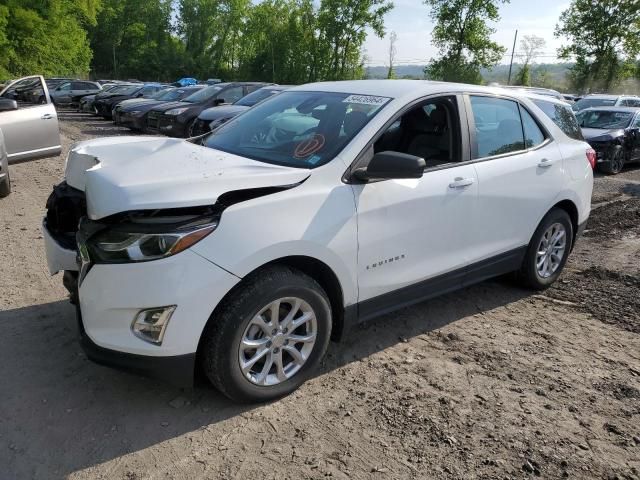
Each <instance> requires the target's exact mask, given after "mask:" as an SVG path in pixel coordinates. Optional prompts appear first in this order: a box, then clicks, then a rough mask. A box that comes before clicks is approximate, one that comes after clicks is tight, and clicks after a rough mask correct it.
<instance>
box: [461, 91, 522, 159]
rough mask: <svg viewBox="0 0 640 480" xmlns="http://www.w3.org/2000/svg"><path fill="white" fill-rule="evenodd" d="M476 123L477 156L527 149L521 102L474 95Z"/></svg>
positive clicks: (472, 106)
mask: <svg viewBox="0 0 640 480" xmlns="http://www.w3.org/2000/svg"><path fill="white" fill-rule="evenodd" d="M471 109H472V111H473V118H474V120H475V124H476V142H477V146H478V154H477V156H476V158H484V157H492V156H494V155H502V154H505V153H510V152H516V151H518V150H524V149H525V146H524V145H525V144H524V135H523V129H522V121H521V120H520V111H519V108H518V104H517V103H516V102H514V101H512V100H505V99H502V98H493V97H475V96H472V97H471Z"/></svg>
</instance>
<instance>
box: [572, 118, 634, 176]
mask: <svg viewBox="0 0 640 480" xmlns="http://www.w3.org/2000/svg"><path fill="white" fill-rule="evenodd" d="M576 117H577V119H578V123H579V124H580V127H581V128H582V135H583V136H584V138H585V140H586V141H587V142H589V145H591V147H592V148H593V149H594V150H595V151H596V155H597V164H596V165H597V166H598V169H599V170H601V171H603V172H605V173H611V174H616V173H618V172H620V170H622V167H623V166H624V164H625V163H628V162H635V161H638V160H640V108H633V107H594V108H587V109H585V110H582V111H581V112H579V113H578V114H576Z"/></svg>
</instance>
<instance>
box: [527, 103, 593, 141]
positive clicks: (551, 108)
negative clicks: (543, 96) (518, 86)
mask: <svg viewBox="0 0 640 480" xmlns="http://www.w3.org/2000/svg"><path fill="white" fill-rule="evenodd" d="M533 103H535V104H536V106H537V107H538V108H539V109H540V110H542V111H543V112H544V113H545V114H546V115H547V116H548V117H549V118H550V119H551V120H553V123H555V124H556V125H557V126H558V127H560V130H562V131H563V132H564V134H565V135H566V136H567V137H569V138H573V139H574V140H584V137H583V136H582V130H580V126H579V125H578V121H577V120H576V116H575V114H574V113H573V110H572V109H571V107H569V106H568V105H561V104H559V103H553V102H546V101H544V100H533Z"/></svg>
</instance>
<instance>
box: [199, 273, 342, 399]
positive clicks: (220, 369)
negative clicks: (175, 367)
mask: <svg viewBox="0 0 640 480" xmlns="http://www.w3.org/2000/svg"><path fill="white" fill-rule="evenodd" d="M330 336H331V307H330V304H329V300H328V298H327V295H326V293H325V292H324V290H323V289H322V287H320V285H319V284H318V283H317V282H316V281H315V280H313V279H312V278H310V277H308V276H307V275H305V274H303V273H302V272H299V271H297V270H294V269H290V268H287V267H269V268H267V269H264V270H262V271H259V272H257V273H256V274H254V275H252V276H251V277H249V278H247V279H246V280H245V282H244V284H243V285H241V286H240V288H239V289H238V290H237V291H236V292H234V293H232V294H231V297H230V298H228V299H227V300H225V302H224V304H223V305H221V308H220V311H219V312H218V313H216V315H215V316H214V317H212V318H211V320H210V322H209V324H208V326H207V328H206V329H205V332H204V333H203V338H202V342H201V349H200V353H201V358H202V365H203V370H204V372H205V374H206V375H207V377H208V378H209V380H210V381H211V382H212V383H213V384H214V385H215V386H216V387H217V388H218V389H219V390H220V391H221V392H222V393H224V394H225V395H226V396H227V397H229V398H231V399H232V400H235V401H241V402H263V401H268V400H272V399H275V398H278V397H281V396H283V395H286V394H288V393H290V392H292V391H293V390H295V389H296V388H298V387H299V386H300V385H302V383H304V382H305V381H306V380H307V379H308V378H309V376H310V374H311V373H312V372H313V370H314V369H315V368H316V367H317V366H318V364H319V363H320V361H321V360H322V358H323V357H324V354H325V352H326V349H327V346H328V344H329V338H330Z"/></svg>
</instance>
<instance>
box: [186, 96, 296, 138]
mask: <svg viewBox="0 0 640 480" xmlns="http://www.w3.org/2000/svg"><path fill="white" fill-rule="evenodd" d="M287 88H291V86H290V85H268V86H266V87H262V88H260V89H258V90H256V91H255V92H253V93H250V94H249V95H247V96H246V97H243V98H241V99H240V100H238V101H237V102H236V103H234V104H233V105H221V106H219V107H215V108H207V109H206V110H204V111H203V112H202V113H201V114H200V115H198V119H197V120H196V121H195V122H194V123H193V126H192V128H191V131H190V132H189V136H190V137H196V136H198V135H204V134H205V133H209V132H210V131H211V130H213V129H214V128H217V127H219V126H220V125H222V124H223V123H225V122H227V121H229V120H231V119H232V118H233V117H235V116H236V115H240V114H241V113H242V112H244V111H245V110H248V109H250V108H251V107H253V106H254V105H255V104H256V103H259V102H261V101H263V100H265V99H267V98H269V97H271V96H273V95H275V94H277V93H280V92H282V91H283V90H286V89H287Z"/></svg>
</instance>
